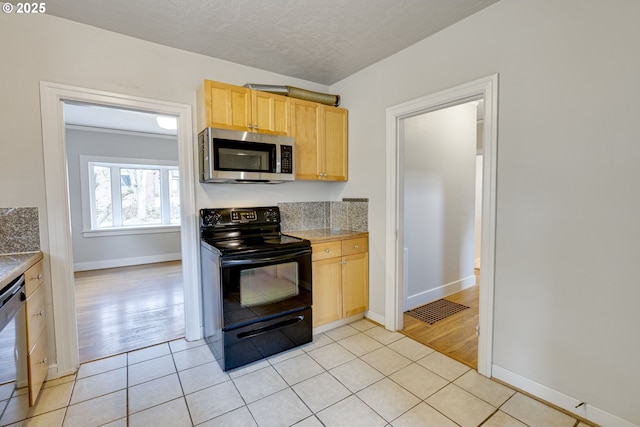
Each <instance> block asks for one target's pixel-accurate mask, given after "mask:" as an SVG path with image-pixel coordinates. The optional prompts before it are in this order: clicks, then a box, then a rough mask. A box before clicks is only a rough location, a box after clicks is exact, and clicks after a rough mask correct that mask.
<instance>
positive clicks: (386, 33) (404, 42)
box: [47, 0, 498, 135]
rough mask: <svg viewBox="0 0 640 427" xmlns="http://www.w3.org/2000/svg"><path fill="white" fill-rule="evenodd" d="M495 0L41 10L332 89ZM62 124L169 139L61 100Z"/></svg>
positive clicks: (127, 4)
mask: <svg viewBox="0 0 640 427" xmlns="http://www.w3.org/2000/svg"><path fill="white" fill-rule="evenodd" d="M497 1H498V0H172V1H168V0H135V1H131V0H108V1H105V0H57V1H54V2H48V3H47V13H48V14H50V15H54V16H58V17H61V18H66V19H70V20H72V21H76V22H81V23H84V24H88V25H92V26H95V27H99V28H104V29H106V30H110V31H114V32H117V33H122V34H126V35H129V36H132V37H136V38H140V39H143V40H148V41H151V42H155V43H159V44H162V45H166V46H171V47H175V48H179V49H183V50H187V51H191V52H196V53H200V54H204V55H207V56H211V57H214V58H219V59H223V60H227V61H231V62H235V63H238V64H243V65H247V66H251V67H256V68H260V69H263V70H267V71H272V72H275V73H279V74H283V75H286V76H291V77H297V78H300V79H304V80H309V81H312V82H316V83H321V84H325V85H331V84H333V83H336V82H337V81H339V80H341V79H343V78H345V77H347V76H349V75H351V74H353V73H355V72H357V71H359V70H361V69H363V68H366V67H367V66H369V65H371V64H374V63H375V62H377V61H380V60H381V59H384V58H386V57H387V56H389V55H392V54H394V53H396V52H398V51H400V50H402V49H404V48H406V47H408V46H410V45H412V44H414V43H416V42H418V41H420V40H422V39H424V38H426V37H428V36H430V35H432V34H434V33H436V32H438V31H440V30H442V29H444V28H446V27H448V26H449V25H452V24H454V23H455V22H457V21H460V20H462V19H464V18H466V17H468V16H469V15H472V14H474V13H476V12H478V11H479V10H481V9H484V8H485V7H488V6H490V5H491V4H493V3H496V2H497ZM246 83H262V84H270V83H271V82H246ZM65 122H66V123H67V124H75V125H81V126H91V127H97V128H109V129H121V130H129V131H136V132H147V133H159V134H165V135H175V134H176V132H175V131H173V132H172V131H167V130H164V129H161V128H160V127H158V126H157V124H156V122H155V115H152V114H148V113H143V112H135V111H131V110H121V109H115V108H108V107H99V106H88V105H71V104H66V105H65Z"/></svg>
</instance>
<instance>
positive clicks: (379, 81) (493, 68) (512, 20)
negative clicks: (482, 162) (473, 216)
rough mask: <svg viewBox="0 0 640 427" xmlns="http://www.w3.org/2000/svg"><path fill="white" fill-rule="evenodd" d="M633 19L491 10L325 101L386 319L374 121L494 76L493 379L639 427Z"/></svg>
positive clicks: (613, 8) (630, 0)
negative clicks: (364, 207)
mask: <svg viewBox="0 0 640 427" xmlns="http://www.w3.org/2000/svg"><path fill="white" fill-rule="evenodd" d="M638 16H640V2H638V1H637V0H614V1H611V2H603V1H600V0H565V1H555V0H538V1H520V0H502V1H500V2H498V3H496V4H494V5H492V6H490V7H489V8H487V9H485V10H483V11H481V12H479V13H477V14H475V15H473V16H471V17H469V18H467V19H465V20H463V21H462V22H460V23H458V24H455V25H453V26H451V27H449V28H447V29H445V30H443V31H441V32H439V33H437V34H435V35H434V36H432V37H429V38H427V39H425V40H423V41H421V42H419V43H417V44H416V45H414V46H411V47H410V48H408V49H406V50H404V51H402V52H399V53H398V54H396V55H394V56H392V57H390V58H387V59H385V60H382V61H380V62H378V63H377V64H374V65H373V66H371V67H369V68H367V69H364V70H362V71H360V72H358V73H356V74H354V75H352V76H350V77H348V78H347V79H345V80H343V81H341V82H339V83H337V84H335V85H333V86H332V87H331V89H332V91H333V92H335V93H339V94H340V95H341V99H342V100H343V105H344V106H345V107H346V108H349V111H350V114H349V142H350V160H351V161H350V165H349V166H350V168H351V169H350V180H349V182H348V183H347V184H346V185H345V187H344V188H343V189H342V190H341V194H345V195H350V194H352V193H355V192H358V193H359V194H362V196H363V197H369V201H370V203H369V207H370V209H369V212H370V227H369V231H370V269H371V271H370V279H371V283H370V287H371V289H370V295H371V297H370V307H371V310H372V312H373V313H374V314H375V315H377V316H380V317H383V316H384V314H385V313H384V302H385V301H384V295H385V293H384V280H385V273H386V272H385V268H384V261H385V248H386V243H387V242H386V241H385V222H386V218H385V198H386V192H385V191H384V190H385V188H386V180H385V167H386V158H385V143H386V141H385V136H386V129H385V109H386V108H388V107H391V106H394V105H397V104H400V103H402V102H406V101H409V100H412V99H416V98H418V97H422V96H425V95H428V94H432V93H435V92H438V91H441V90H444V89H447V88H450V87H454V86H457V85H460V84H462V83H465V82H469V81H473V80H475V79H478V78H480V77H484V76H488V75H491V74H493V73H499V75H500V82H499V119H498V146H497V212H496V217H497V230H496V247H497V248H496V251H497V252H496V261H495V314H494V321H495V325H494V349H493V350H494V351H493V357H494V360H493V362H494V365H495V367H498V368H501V369H502V371H500V369H498V370H497V371H498V372H502V373H503V374H505V375H506V376H509V378H510V379H514V378H520V379H521V380H522V382H523V383H524V384H525V385H526V386H527V387H529V386H531V387H532V388H535V386H536V385H539V386H540V387H539V388H538V389H537V390H536V393H538V391H540V393H547V392H548V394H549V395H550V396H551V397H554V396H556V395H555V394H554V393H556V392H557V394H558V396H556V397H558V398H560V397H562V396H569V397H571V398H575V399H578V400H579V401H586V402H587V405H586V409H585V408H582V409H578V411H582V412H580V413H583V414H586V415H589V416H592V415H593V414H597V411H598V410H602V411H605V412H606V413H608V414H613V415H614V416H618V417H620V418H623V419H625V420H628V421H630V422H633V423H634V424H638V425H640V407H639V406H638V405H637V396H638V384H640V368H638V363H637V355H638V354H640V334H638V332H637V325H640V310H638V309H637V302H638V301H639V300H640V286H638V284H637V279H636V273H637V268H636V265H637V264H638V259H639V258H640V246H638V241H640V226H638V218H640V192H638V191H635V190H634V188H635V186H636V184H635V183H638V182H640V168H639V167H638V161H637V159H639V158H640V144H638V141H640V126H639V125H638V117H640V103H638V99H637V97H638V94H640V87H639V86H638V84H639V83H638V82H639V81H640V80H639V79H638V76H640V56H639V55H637V54H636V53H637V52H638V51H640V26H639V25H637V17H638ZM495 372H496V370H494V373H495ZM512 374H513V375H512ZM545 397H548V396H547V395H545ZM571 408H572V409H573V405H572V406H571ZM610 424H611V423H610Z"/></svg>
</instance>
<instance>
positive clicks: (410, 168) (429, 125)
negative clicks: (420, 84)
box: [401, 103, 476, 308]
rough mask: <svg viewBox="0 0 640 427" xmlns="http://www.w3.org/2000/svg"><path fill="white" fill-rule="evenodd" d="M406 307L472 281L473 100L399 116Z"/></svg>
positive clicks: (461, 287) (473, 220)
mask: <svg viewBox="0 0 640 427" xmlns="http://www.w3.org/2000/svg"><path fill="white" fill-rule="evenodd" d="M401 134H402V135H403V138H402V142H403V147H404V155H403V158H404V162H403V169H404V233H403V234H404V247H405V248H406V250H407V256H408V262H405V265H406V266H407V267H408V271H407V272H406V273H405V274H406V277H407V278H408V284H407V294H406V295H405V299H407V303H406V307H407V308H414V307H417V306H419V305H422V304H425V303H427V302H431V301H435V300H437V299H439V298H442V297H445V296H447V295H451V294H453V293H455V292H458V291H460V290H462V289H465V288H467V287H469V286H473V285H474V284H475V276H474V274H473V264H474V249H475V245H474V239H475V231H474V228H475V203H474V199H475V179H476V167H475V158H476V105H475V104H471V103H467V104H462V105H458V106H455V107H450V108H445V109H442V110H438V111H433V112H430V113H426V114H421V115H418V116H413V117H410V118H407V119H403V127H402V131H401Z"/></svg>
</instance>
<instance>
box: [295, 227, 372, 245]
mask: <svg viewBox="0 0 640 427" xmlns="http://www.w3.org/2000/svg"><path fill="white" fill-rule="evenodd" d="M282 234H288V235H289V236H294V237H299V238H301V239H308V240H311V243H313V242H323V241H330V240H342V239H351V238H358V237H367V236H368V235H369V233H368V232H367V231H354V230H345V229H342V228H317V229H313V230H295V231H283V232H282Z"/></svg>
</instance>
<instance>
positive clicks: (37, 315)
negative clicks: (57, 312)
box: [25, 286, 47, 352]
mask: <svg viewBox="0 0 640 427" xmlns="http://www.w3.org/2000/svg"><path fill="white" fill-rule="evenodd" d="M25 312H26V313H27V314H26V317H27V349H28V351H29V352H31V350H33V347H34V345H35V344H36V341H37V340H38V338H40V336H41V335H43V332H44V330H45V328H46V326H47V325H46V317H45V311H44V286H40V287H39V288H38V289H36V291H35V292H34V293H33V294H32V295H31V296H30V297H29V298H28V299H27V303H26V304H25Z"/></svg>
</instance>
